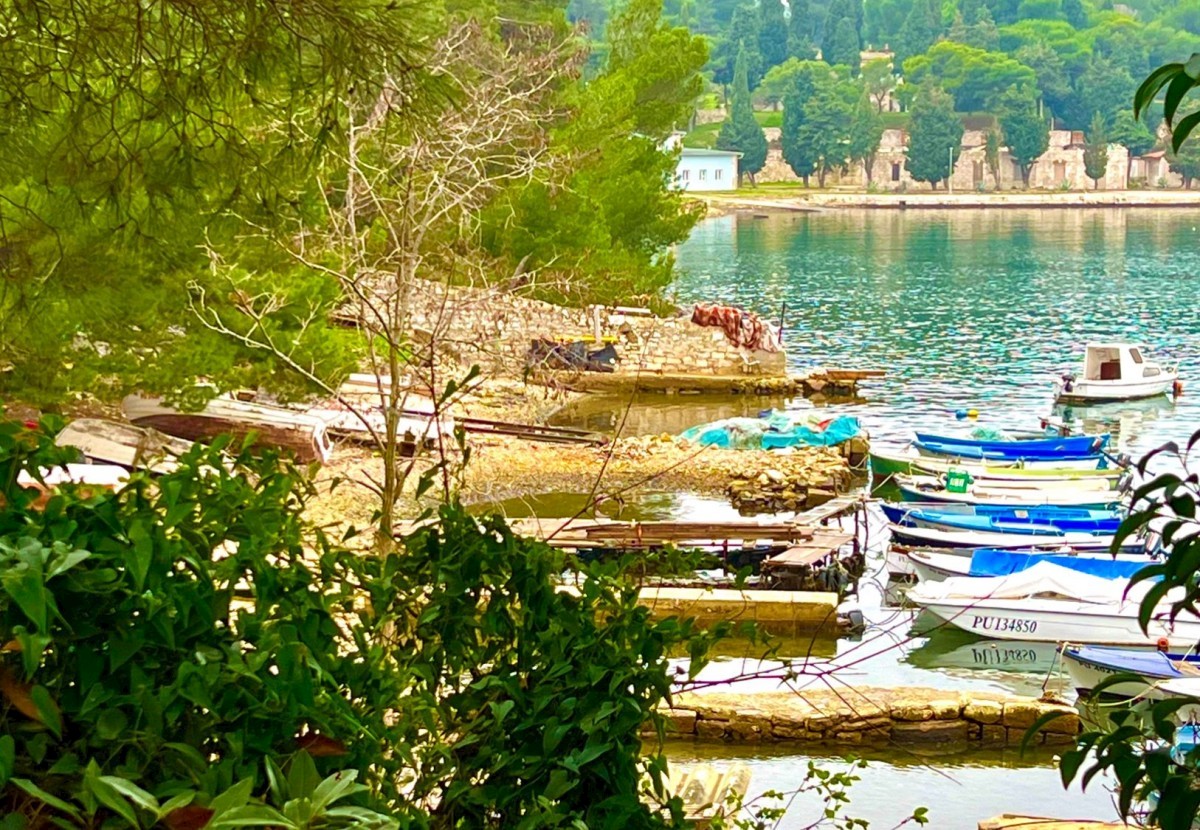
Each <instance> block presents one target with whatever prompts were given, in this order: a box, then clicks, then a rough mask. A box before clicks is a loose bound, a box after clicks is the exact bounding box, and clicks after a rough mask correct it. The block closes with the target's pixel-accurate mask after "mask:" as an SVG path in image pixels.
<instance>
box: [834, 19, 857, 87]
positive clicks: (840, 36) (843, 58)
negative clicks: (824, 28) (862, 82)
mask: <svg viewBox="0 0 1200 830" xmlns="http://www.w3.org/2000/svg"><path fill="white" fill-rule="evenodd" d="M861 52H862V50H861V48H860V44H859V42H858V33H857V32H855V31H854V21H853V20H851V19H850V18H848V17H843V18H842V19H841V20H839V21H838V24H837V29H836V30H835V31H834V33H833V43H832V45H831V46H830V47H829V54H827V55H826V56H825V60H826V61H827V62H828V63H830V64H833V65H835V66H837V65H841V66H848V67H850V74H851V75H852V76H857V75H858V70H859V66H860V65H861V63H862V59H861Z"/></svg>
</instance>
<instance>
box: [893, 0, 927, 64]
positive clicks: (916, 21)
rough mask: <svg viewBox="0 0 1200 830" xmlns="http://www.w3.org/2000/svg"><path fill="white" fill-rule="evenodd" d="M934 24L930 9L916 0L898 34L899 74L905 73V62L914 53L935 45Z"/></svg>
mask: <svg viewBox="0 0 1200 830" xmlns="http://www.w3.org/2000/svg"><path fill="white" fill-rule="evenodd" d="M933 39H934V32H933V26H932V25H931V24H930V21H929V10H928V8H927V7H926V6H925V4H924V3H922V2H921V0H915V2H914V3H913V5H912V8H911V9H910V10H909V12H908V17H906V18H904V25H903V26H901V27H900V33H899V34H898V35H897V36H896V43H895V46H894V47H893V48H894V51H895V53H896V54H895V67H896V72H897V74H900V75H903V74H904V62H905V61H906V60H908V59H909V58H911V57H912V56H913V55H920V54H921V53H922V52H924V51H925V50H926V49H928V48H929V47H930V46H932V45H933Z"/></svg>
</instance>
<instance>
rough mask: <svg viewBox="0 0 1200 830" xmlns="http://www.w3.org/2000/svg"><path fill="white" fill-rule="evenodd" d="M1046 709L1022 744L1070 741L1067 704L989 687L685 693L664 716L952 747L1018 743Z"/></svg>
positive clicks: (674, 732)
mask: <svg viewBox="0 0 1200 830" xmlns="http://www.w3.org/2000/svg"><path fill="white" fill-rule="evenodd" d="M1049 712H1059V713H1061V715H1062V716H1061V717H1059V718H1058V719H1056V720H1053V721H1051V722H1050V723H1048V724H1046V725H1045V726H1043V727H1042V728H1041V729H1040V730H1039V731H1038V733H1037V735H1036V736H1035V737H1034V738H1032V739H1031V740H1030V744H1031V745H1037V744H1049V745H1064V746H1065V745H1068V744H1072V743H1073V742H1074V740H1075V736H1076V735H1077V734H1078V733H1079V731H1080V720H1079V714H1078V713H1077V712H1076V711H1075V709H1074V707H1072V706H1069V705H1067V704H1065V703H1059V702H1050V701H1044V700H1038V699H1036V698H1031V697H1018V696H1013V695H1003V694H998V693H992V692H975V691H972V692H950V691H944V690H941V689H922V688H907V689H886V688H872V687H863V688H850V687H844V688H842V687H838V688H834V689H820V690H813V691H807V690H803V691H798V692H757V693H746V694H736V693H712V694H708V693H692V694H682V695H678V696H676V698H675V701H674V706H673V707H672V708H670V709H667V710H666V711H665V712H664V714H665V715H666V716H667V718H668V720H669V722H670V725H669V727H668V734H669V735H670V736H672V737H694V738H701V739H708V740H721V741H727V742H730V743H734V742H736V743H759V742H780V741H805V742H809V743H817V744H826V745H850V746H867V747H872V746H903V747H906V748H909V749H927V750H930V751H934V752H956V751H962V750H966V749H969V748H975V747H987V748H1003V747H1017V746H1020V745H1021V742H1022V741H1023V740H1024V739H1025V734H1026V732H1027V731H1028V730H1029V728H1030V727H1031V726H1033V724H1034V722H1035V721H1037V720H1038V718H1040V717H1041V716H1042V715H1045V714H1047V713H1049Z"/></svg>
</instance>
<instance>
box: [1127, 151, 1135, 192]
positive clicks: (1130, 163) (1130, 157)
mask: <svg viewBox="0 0 1200 830" xmlns="http://www.w3.org/2000/svg"><path fill="white" fill-rule="evenodd" d="M1132 178H1133V153H1127V154H1126V156H1125V189H1126V190H1128V189H1129V181H1130V179H1132Z"/></svg>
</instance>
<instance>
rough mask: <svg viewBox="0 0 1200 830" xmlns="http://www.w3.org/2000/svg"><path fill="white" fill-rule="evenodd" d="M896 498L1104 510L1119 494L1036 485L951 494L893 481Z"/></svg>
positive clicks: (947, 502)
mask: <svg viewBox="0 0 1200 830" xmlns="http://www.w3.org/2000/svg"><path fill="white" fill-rule="evenodd" d="M897 486H898V487H899V489H900V498H901V499H902V500H904V501H906V502H938V503H942V504H973V505H979V506H992V507H1082V508H1087V509H1090V510H1104V509H1106V508H1108V507H1111V506H1112V505H1114V504H1116V503H1117V502H1118V500H1119V499H1120V496H1119V495H1118V494H1117V492H1116V491H1115V490H1089V489H1078V488H1076V489H1072V490H1050V489H1040V488H1029V489H1019V488H1008V489H1005V488H974V487H973V488H971V489H970V490H968V491H967V492H966V493H951V492H949V491H947V490H945V489H924V488H921V487H918V486H913V485H911V484H907V483H902V482H897Z"/></svg>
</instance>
